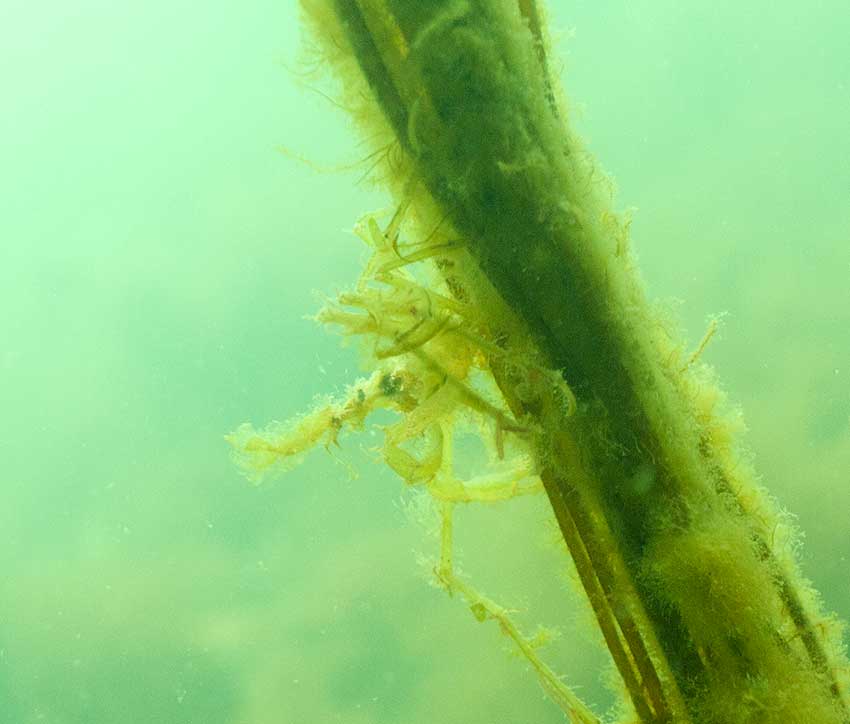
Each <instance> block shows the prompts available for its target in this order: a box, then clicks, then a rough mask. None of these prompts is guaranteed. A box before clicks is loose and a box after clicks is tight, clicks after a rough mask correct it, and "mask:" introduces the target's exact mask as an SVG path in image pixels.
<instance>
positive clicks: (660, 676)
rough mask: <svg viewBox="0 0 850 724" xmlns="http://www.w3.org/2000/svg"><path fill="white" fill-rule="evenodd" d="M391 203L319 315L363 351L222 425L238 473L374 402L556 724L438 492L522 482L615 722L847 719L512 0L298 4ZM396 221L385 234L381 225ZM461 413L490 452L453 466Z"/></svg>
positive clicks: (553, 687)
mask: <svg viewBox="0 0 850 724" xmlns="http://www.w3.org/2000/svg"><path fill="white" fill-rule="evenodd" d="M304 6H305V11H306V15H307V18H308V20H309V22H310V23H311V25H312V28H313V30H314V34H315V36H316V38H317V40H318V41H319V42H320V44H321V48H322V52H323V54H324V57H325V58H326V59H327V60H328V61H329V62H330V63H331V64H332V66H333V67H334V69H335V70H336V71H337V72H338V74H339V75H340V77H341V78H342V79H343V81H344V84H345V85H344V93H345V105H346V106H347V107H349V108H351V109H352V110H353V112H354V114H355V116H356V117H357V118H358V120H359V121H360V122H361V124H362V125H363V126H364V127H365V128H366V129H368V131H369V132H370V135H371V136H372V137H378V138H381V139H382V140H381V141H380V142H378V143H377V144H376V146H377V147H378V148H381V149H384V152H383V153H382V154H380V156H379V164H378V166H377V167H376V172H377V173H380V174H382V177H383V179H384V180H385V182H386V184H387V185H388V186H389V187H390V188H391V189H392V190H393V191H394V193H395V194H396V196H397V198H398V201H399V211H398V213H397V214H396V216H395V217H394V218H393V219H392V221H391V222H390V224H389V226H388V227H387V229H386V230H384V231H381V229H380V228H379V227H378V225H377V223H376V221H375V220H374V219H369V220H367V222H366V224H365V225H364V227H363V228H362V229H361V236H362V237H363V238H364V240H365V241H366V242H367V243H368V244H369V245H370V246H371V247H372V250H373V258H372V260H371V261H370V263H369V265H368V266H367V269H366V270H365V271H364V274H363V276H362V277H361V279H360V282H359V283H358V285H357V288H356V289H355V290H354V291H352V292H350V293H348V294H344V295H341V297H340V299H339V300H338V302H337V303H335V304H332V305H330V306H329V307H327V308H326V309H325V310H324V311H323V312H322V313H321V314H320V319H322V320H323V321H325V322H328V323H332V324H336V325H338V326H340V327H341V328H342V329H343V331H344V332H346V333H348V334H357V335H362V336H363V337H364V338H367V339H370V340H372V341H371V344H372V347H371V353H372V357H373V359H374V360H375V368H376V371H375V372H374V373H373V375H372V377H371V378H369V379H368V380H364V381H361V382H360V383H357V384H356V385H354V386H353V387H352V389H351V390H350V394H349V395H348V397H347V399H346V400H345V401H342V402H339V403H329V404H328V405H327V406H325V407H323V408H320V409H319V410H317V411H315V412H313V413H311V414H310V415H308V416H306V417H305V418H302V419H301V420H300V422H298V423H296V424H295V425H294V426H289V427H285V428H277V429H271V430H266V431H263V432H256V431H254V430H253V428H250V427H244V426H243V428H240V430H239V431H237V432H236V433H234V434H233V435H232V436H230V441H231V443H232V444H233V445H234V447H235V448H236V450H237V454H238V455H239V456H240V459H241V462H242V463H243V465H244V466H245V467H246V469H247V470H248V471H249V472H250V473H252V474H254V475H256V476H258V477H259V476H260V475H262V473H264V472H265V471H267V470H273V469H275V468H276V467H279V466H285V465H286V464H287V462H288V461H290V460H291V459H292V458H293V457H294V456H297V455H299V454H301V453H302V452H303V451H305V450H306V449H307V448H309V447H310V446H312V445H314V444H316V442H318V441H320V440H322V439H324V440H325V441H326V442H328V443H329V442H332V441H333V440H335V439H336V436H337V435H338V434H339V432H340V431H341V430H342V429H343V428H344V427H349V428H351V427H353V428H356V427H360V426H362V424H363V423H364V421H365V419H366V417H367V415H368V413H369V412H370V411H371V410H372V409H374V408H376V407H388V408H390V409H393V410H395V411H396V412H397V413H399V416H400V420H399V422H398V423H396V424H395V425H394V426H392V427H390V428H389V429H388V430H387V434H386V441H385V446H384V458H385V460H386V462H387V463H388V464H389V465H390V466H391V467H392V468H393V469H394V470H395V471H396V472H397V473H398V474H399V475H400V476H401V477H402V478H403V479H404V480H405V481H406V482H407V483H408V484H410V485H418V486H423V487H424V488H425V489H427V490H428V492H429V494H430V495H431V496H432V497H433V498H434V499H435V500H436V501H438V504H439V506H440V511H441V516H442V521H443V523H442V525H443V533H442V539H441V554H440V562H439V564H438V566H437V568H436V574H437V577H438V579H439V580H440V582H441V583H442V585H443V586H444V587H445V588H446V589H447V590H449V591H450V592H457V593H459V594H460V595H461V596H463V597H464V599H465V600H466V601H467V603H468V604H469V606H470V608H471V609H472V611H473V613H474V614H475V615H476V617H477V618H479V619H480V620H486V619H492V620H495V621H497V622H498V623H499V625H500V627H501V629H502V631H503V632H505V633H506V635H508V636H509V637H510V638H511V639H512V640H514V642H515V643H516V645H517V646H518V647H519V649H520V650H521V651H522V653H523V655H524V656H526V658H527V659H528V660H529V661H530V662H531V664H532V667H533V669H534V670H535V671H536V672H537V674H538V676H539V677H540V680H541V682H542V683H543V685H544V688H546V690H547V691H548V692H549V693H550V694H551V695H552V698H553V700H555V701H556V703H558V704H559V705H560V706H561V708H562V709H563V710H564V712H565V713H566V714H567V716H568V717H569V718H570V720H571V721H574V722H591V721H596V720H597V719H596V717H595V716H594V715H593V714H592V713H591V712H590V711H589V710H588V709H587V707H586V706H585V705H584V704H582V703H581V702H580V701H579V700H578V698H577V697H576V696H575V695H574V694H573V693H572V692H571V691H570V690H569V689H568V688H566V687H565V686H564V685H563V684H562V683H561V682H560V680H559V679H558V678H557V677H555V676H554V674H552V672H551V671H550V670H549V669H548V668H547V667H546V665H545V664H544V663H543V662H542V660H541V659H540V658H539V656H538V654H537V653H536V647H535V646H533V645H532V643H531V642H530V641H529V640H528V639H526V638H524V637H523V635H522V634H521V633H520V632H519V630H518V629H517V628H516V626H515V625H514V624H513V623H512V622H511V621H510V619H509V617H507V614H506V613H505V612H504V609H502V608H501V607H499V606H498V605H497V604H495V603H494V602H492V601H490V600H489V599H487V598H486V597H484V596H482V595H481V594H480V593H478V592H477V591H475V589H474V588H472V587H471V586H470V585H469V584H467V583H465V582H463V581H461V580H460V579H459V578H458V577H457V576H456V575H455V574H454V572H453V569H452V564H451V539H452V534H451V530H452V528H451V525H452V523H451V511H452V508H453V506H455V505H458V504H465V503H474V502H476V501H478V502H481V501H490V502H492V501H493V500H499V499H509V498H511V497H515V496H516V495H522V494H533V493H534V492H536V491H538V490H540V489H541V488H542V489H543V490H545V493H546V495H547V496H548V498H549V501H550V503H551V506H552V509H553V512H554V514H555V518H556V519H557V522H558V525H559V528H560V530H561V533H562V535H563V538H564V541H565V542H566V545H567V547H568V549H569V551H570V554H571V556H572V558H573V561H574V563H575V566H576V569H577V572H578V576H579V579H580V581H581V583H582V586H583V587H584V589H585V591H586V593H587V596H588V600H589V602H590V605H591V607H592V609H593V611H594V614H595V616H596V619H597V622H598V624H599V626H600V629H601V631H602V634H603V637H604V640H605V643H606V645H607V647H608V649H609V651H610V653H611V656H612V659H613V661H614V663H615V666H616V667H617V670H618V671H619V673H620V675H621V677H622V680H623V684H624V687H625V691H626V692H627V693H628V698H629V702H627V703H628V704H630V705H631V708H632V710H633V721H639V722H644V723H645V724H648V723H650V722H693V723H694V724H702V723H703V722H705V723H710V724H715V723H717V724H721V723H722V724H733V723H737V722H741V723H743V722H753V723H755V722H759V723H765V724H772V723H774V722H776V723H777V724H778V723H779V722H782V723H783V724H788V723H791V722H799V723H801V724H802V723H803V722H818V723H821V722H822V723H823V724H833V723H835V724H838V723H839V722H841V723H844V724H846V723H847V722H850V713H849V712H850V710H848V702H847V683H846V672H847V664H846V661H845V659H844V657H843V652H842V651H841V646H840V633H839V632H838V631H837V630H836V629H837V625H836V624H835V623H834V622H833V621H832V620H831V619H829V618H827V617H825V616H824V614H822V613H821V612H820V611H819V608H818V604H817V598H816V595H815V594H814V592H813V591H812V590H811V589H810V588H809V587H808V585H807V584H806V582H805V581H804V580H803V579H802V578H801V577H800V575H799V573H798V571H797V567H796V562H795V561H794V560H793V559H792V558H791V557H790V555H789V554H787V553H784V552H781V551H778V550H774V548H773V546H772V541H773V540H774V538H775V532H776V530H777V529H784V528H786V527H787V524H786V523H785V522H784V520H783V519H782V517H781V516H779V515H778V514H777V512H776V511H775V510H774V508H773V505H772V503H771V502H770V501H769V500H768V499H767V496H766V495H765V493H764V492H763V491H762V490H761V489H760V488H759V486H758V485H757V483H756V477H755V474H754V473H753V471H752V470H751V469H750V467H749V466H748V464H747V463H746V459H745V456H744V455H743V453H742V451H741V449H740V445H739V443H738V442H737V434H736V427H735V420H734V419H732V417H731V416H730V415H729V414H727V413H724V412H723V411H722V410H721V406H722V402H723V396H722V394H721V393H720V391H719V390H718V388H717V386H716V384H715V383H714V381H713V380H712V378H711V373H710V370H709V369H708V368H707V367H706V366H705V365H703V364H702V363H700V362H699V356H700V353H701V352H702V349H703V347H704V346H705V344H706V343H707V342H708V340H709V339H710V337H711V334H712V333H713V328H710V329H709V332H708V333H707V335H706V337H705V338H704V340H703V342H702V343H701V344H700V346H699V347H698V349H697V350H696V351H695V352H693V353H692V354H690V355H689V354H687V353H686V352H685V351H684V350H683V349H682V347H681V345H680V344H678V342H677V341H676V340H675V339H674V338H673V336H672V333H671V332H670V331H669V330H668V329H667V327H666V326H665V324H664V322H663V321H662V320H661V319H659V317H658V316H657V314H656V313H655V312H654V311H653V310H652V308H651V306H650V305H649V304H648V302H647V301H646V299H645V295H644V292H643V288H642V284H641V280H640V277H639V275H638V273H637V271H636V269H635V265H634V263H633V258H632V257H631V255H630V252H629V248H628V223H627V222H624V221H622V220H620V219H619V218H618V217H617V216H616V215H615V214H613V213H612V212H611V210H610V204H611V199H610V195H611V194H610V189H609V184H608V182H607V180H606V178H605V176H604V174H603V173H602V172H601V171H600V170H599V169H598V167H597V166H596V165H595V162H594V161H593V159H592V158H591V157H590V156H589V155H588V154H587V152H586V151H585V150H584V149H583V147H582V146H581V143H580V142H579V140H578V139H577V138H576V137H575V136H574V135H573V134H572V133H571V131H570V130H569V126H568V119H569V114H568V109H567V106H566V104H565V102H564V100H563V98H562V95H561V92H560V90H559V89H558V84H557V83H556V82H555V81H554V79H553V78H551V77H550V76H549V73H548V70H547V60H546V59H547V53H548V48H547V44H546V42H545V37H544V25H543V22H542V17H541V13H540V10H539V8H538V7H537V5H536V4H535V2H533V0H429V1H428V2H423V1H422V0H304ZM402 224H405V225H406V226H407V227H408V228H411V229H414V230H415V232H416V234H415V236H417V237H418V238H419V239H421V241H419V242H418V243H407V244H404V243H401V242H400V228H401V226H402ZM461 419H466V420H470V419H472V420H474V421H475V424H476V425H478V426H479V427H480V429H481V434H482V436H483V437H485V438H487V439H491V440H492V441H493V443H492V452H493V460H492V465H491V468H490V469H488V470H487V471H483V472H482V475H481V476H480V477H479V479H477V480H475V481H462V480H458V479H457V477H456V476H455V475H454V473H453V467H452V449H451V448H452V446H451V440H452V432H453V429H454V427H455V426H456V425H457V424H458V421H459V420H461Z"/></svg>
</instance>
